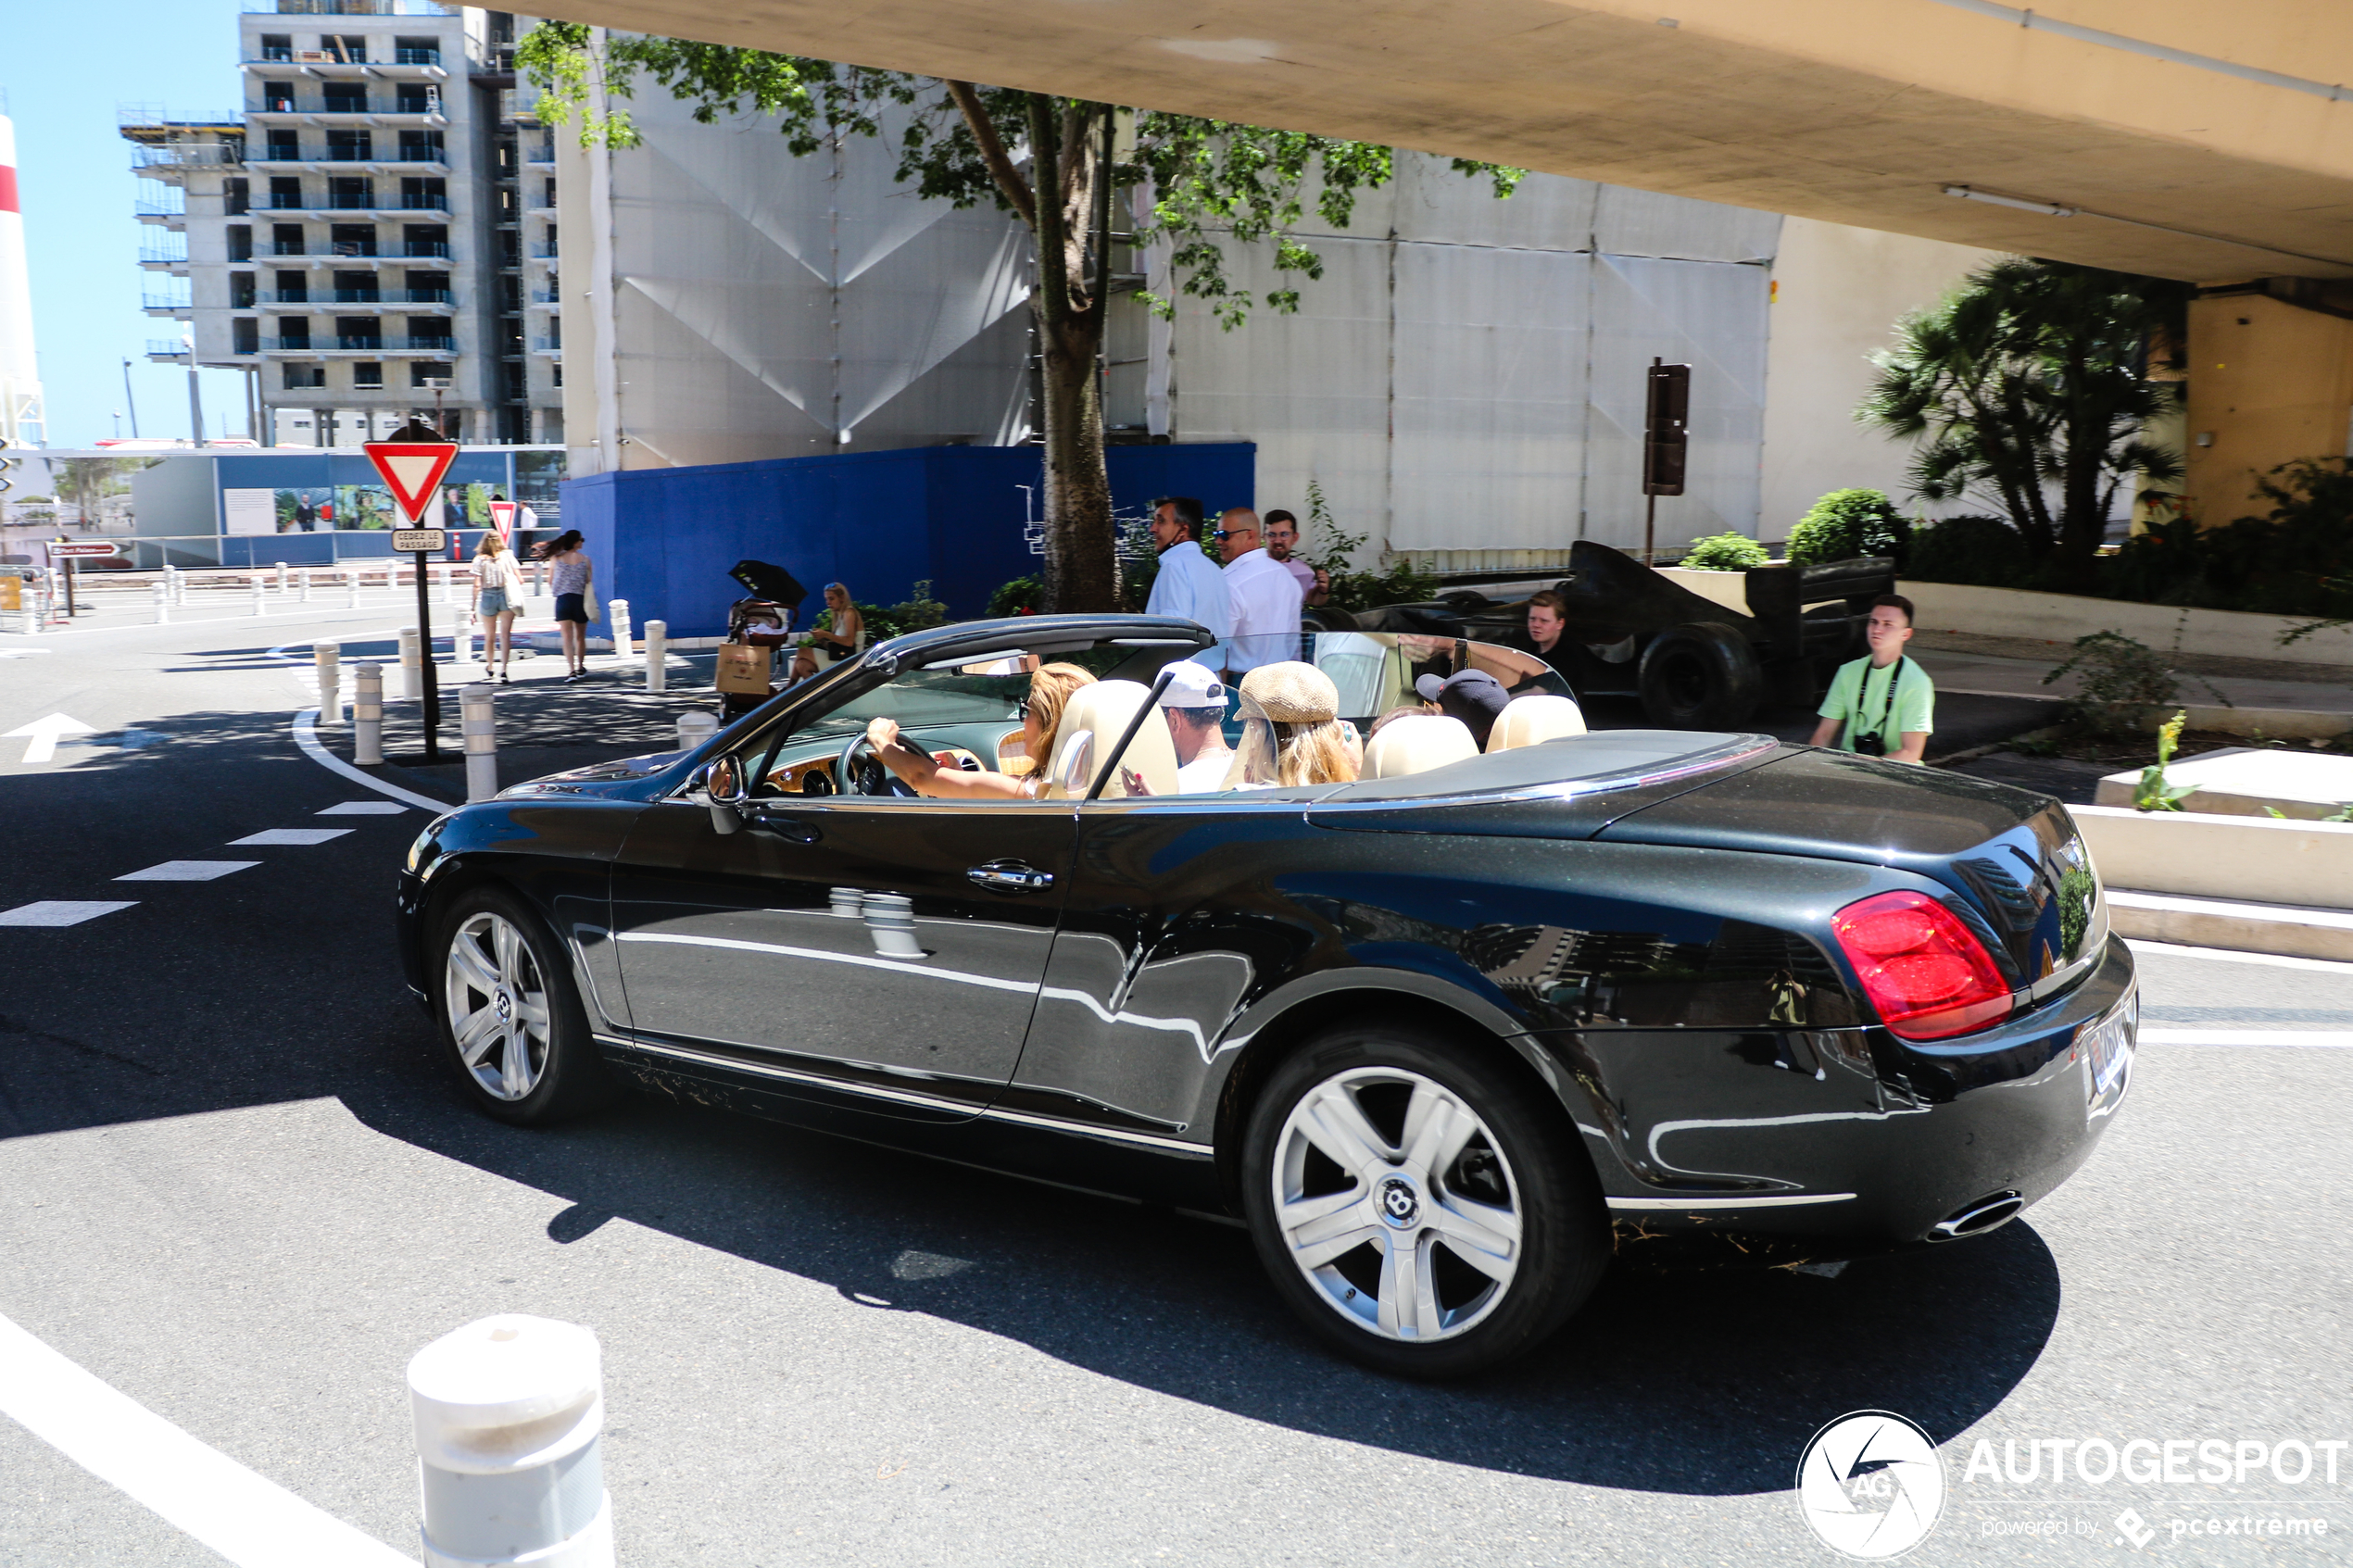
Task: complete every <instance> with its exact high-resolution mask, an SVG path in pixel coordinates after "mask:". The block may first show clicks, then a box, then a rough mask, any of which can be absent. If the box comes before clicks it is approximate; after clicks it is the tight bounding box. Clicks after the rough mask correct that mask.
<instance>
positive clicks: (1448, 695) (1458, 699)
mask: <svg viewBox="0 0 2353 1568" xmlns="http://www.w3.org/2000/svg"><path fill="white" fill-rule="evenodd" d="M1414 689H1415V690H1416V691H1417V692H1419V693H1420V694H1421V696H1422V700H1423V701H1424V702H1434V703H1436V704H1438V710H1439V711H1440V712H1441V713H1443V714H1445V715H1446V716H1447V717H1448V718H1449V719H1460V720H1461V721H1463V722H1464V723H1465V724H1466V725H1468V726H1469V727H1470V733H1471V739H1473V740H1475V741H1477V742H1478V746H1479V749H1480V750H1482V751H1483V750H1485V749H1486V748H1487V734H1488V732H1489V731H1490V730H1492V729H1493V728H1494V727H1495V721H1496V720H1498V719H1500V718H1502V717H1503V716H1504V705H1505V704H1507V703H1509V702H1510V701H1511V700H1512V694H1511V693H1509V692H1507V691H1505V690H1504V684H1503V683H1502V682H1500V681H1498V680H1496V679H1495V677H1494V676H1492V675H1490V674H1489V673H1488V672H1487V671H1484V670H1457V671H1454V672H1453V674H1452V675H1446V676H1439V675H1434V674H1432V675H1425V676H1423V677H1422V678H1421V679H1420V680H1418V681H1416V682H1415V683H1414Z"/></svg>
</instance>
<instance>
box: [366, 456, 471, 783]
mask: <svg viewBox="0 0 2353 1568" xmlns="http://www.w3.org/2000/svg"><path fill="white" fill-rule="evenodd" d="M360 450H361V451H363V452H365V453H367V454H368V460H369V461H370V462H371V463H373V464H374V465H375V468H376V472H377V474H378V475H379V476H380V477H382V479H383V480H384V488H385V489H387V490H389V491H391V492H392V500H393V505H395V506H396V507H398V508H400V515H401V516H402V517H403V518H405V519H406V520H408V522H409V527H407V528H396V529H394V530H393V532H392V548H393V553H394V554H396V555H398V554H400V553H401V552H403V551H406V552H408V553H409V554H411V555H413V556H415V557H416V559H417V639H418V642H419V644H420V645H421V658H422V662H423V665H424V670H423V675H424V731H425V760H426V761H427V762H438V761H440V760H441V683H440V682H439V681H438V680H437V679H436V678H435V672H434V662H433V596H432V594H431V592H430V591H429V586H428V584H427V583H426V575H427V574H426V571H425V562H426V561H427V560H428V559H430V558H433V557H434V556H437V555H439V554H440V553H441V552H442V551H443V550H445V549H447V547H448V544H449V536H448V534H447V532H445V531H444V530H442V529H438V528H419V527H417V526H416V524H417V523H418V522H419V521H422V519H423V517H424V514H425V508H426V507H427V506H429V505H430V504H431V503H432V501H433V497H434V493H435V492H436V491H437V490H438V489H439V488H440V485H441V478H442V475H444V474H446V473H447V472H448V471H449V465H450V463H451V462H452V461H453V460H454V459H455V458H457V456H458V444H457V443H456V442H454V441H445V440H443V439H442V438H441V434H440V433H439V432H438V431H434V430H432V429H429V428H427V427H426V426H424V425H422V424H420V423H418V422H417V421H416V420H409V423H408V424H407V425H406V426H404V427H403V428H402V429H400V430H398V431H396V432H394V433H393V437H392V439H391V440H389V441H369V442H363V443H362V444H361V445H360Z"/></svg>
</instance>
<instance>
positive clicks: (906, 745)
mask: <svg viewBox="0 0 2353 1568" xmlns="http://www.w3.org/2000/svg"><path fill="white" fill-rule="evenodd" d="M1093 684H1095V677H1094V676H1092V675H1090V674H1088V672H1087V671H1084V670H1081V669H1080V668H1079V667H1078V666H1077V665H1076V664H1049V665H1047V666H1045V667H1044V668H1043V669H1041V670H1039V671H1038V672H1037V673H1036V674H1034V675H1032V676H1031V677H1030V678H1029V695H1028V696H1026V697H1025V698H1023V699H1022V710H1021V733H1022V739H1023V741H1024V742H1025V743H1026V746H1027V749H1028V753H1029V757H1030V760H1031V767H1030V771H1028V772H1027V773H1026V774H1024V775H1021V776H1019V777H1016V776H1014V775H1013V774H1012V773H996V772H988V771H981V772H972V771H967V770H965V769H963V768H956V767H943V766H942V765H941V764H940V762H939V759H937V758H935V757H934V756H932V754H931V753H930V752H928V751H925V750H924V749H923V748H922V747H921V746H917V745H915V744H914V743H913V742H912V741H910V740H908V739H907V738H906V737H905V736H903V735H901V734H900V733H899V721H897V720H895V719H874V720H869V721H867V724H866V742H867V744H868V745H870V746H873V747H874V749H875V758H876V759H878V760H880V761H881V763H882V765H883V766H884V767H886V768H887V769H889V770H890V771H891V773H892V774H893V775H894V776H895V777H897V778H898V779H899V780H900V782H901V783H903V784H906V785H907V786H908V787H909V788H910V789H912V790H913V791H914V792H915V793H916V794H917V795H929V796H937V797H941V798H944V799H951V800H953V799H963V800H1034V799H1036V798H1037V797H1038V796H1039V795H1040V794H1042V793H1043V792H1044V790H1045V787H1046V764H1047V763H1048V762H1050V761H1051V760H1052V759H1053V755H1054V742H1055V741H1056V740H1057V739H1058V738H1059V737H1060V735H1061V733H1062V722H1063V711H1064V710H1065V709H1068V708H1069V706H1070V697H1071V694H1072V693H1073V692H1076V690H1078V688H1079V687H1081V686H1091V685H1093ZM1351 776H1352V777H1353V775H1351ZM843 787H844V788H847V787H849V786H848V785H847V784H844V785H843Z"/></svg>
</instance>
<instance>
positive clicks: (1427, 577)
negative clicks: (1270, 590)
mask: <svg viewBox="0 0 2353 1568" xmlns="http://www.w3.org/2000/svg"><path fill="white" fill-rule="evenodd" d="M1307 537H1308V539H1309V540H1311V541H1313V542H1314V543H1315V546H1316V548H1317V553H1316V554H1315V555H1312V556H1311V555H1308V554H1306V553H1305V552H1303V551H1302V553H1301V556H1300V558H1301V559H1302V560H1304V561H1305V562H1306V563H1307V564H1308V565H1309V566H1312V567H1314V568H1315V569H1316V570H1317V571H1326V572H1329V573H1330V574H1331V584H1332V587H1331V593H1330V594H1329V595H1328V596H1327V597H1326V598H1325V601H1324V602H1325V603H1326V604H1327V605H1329V606H1330V607H1331V608H1334V609H1344V610H1347V611H1349V612H1350V613H1351V614H1353V613H1354V612H1355V611H1357V610H1360V609H1378V608H1380V607H1381V606H1382V605H1407V604H1419V603H1421V602H1422V601H1423V600H1424V599H1430V598H1435V597H1437V596H1438V577H1437V575H1436V574H1435V573H1433V572H1428V571H1415V570H1414V567H1413V565H1412V563H1411V562H1409V561H1406V560H1404V559H1403V558H1398V559H1393V560H1391V561H1390V563H1389V565H1388V567H1387V569H1386V570H1383V571H1371V570H1365V571H1351V570H1350V569H1349V563H1350V562H1352V561H1353V560H1354V559H1355V558H1356V555H1357V552H1358V551H1360V550H1362V549H1363V548H1364V547H1365V544H1366V543H1367V542H1368V540H1369V538H1370V535H1367V534H1363V533H1350V532H1349V531H1348V530H1347V529H1345V528H1342V527H1341V526H1340V522H1339V520H1338V519H1336V518H1334V517H1333V516H1332V511H1331V507H1330V505H1329V504H1328V503H1327V501H1326V500H1325V499H1324V487H1323V485H1321V484H1320V483H1316V482H1315V480H1312V479H1311V480H1309V481H1308V482H1307Z"/></svg>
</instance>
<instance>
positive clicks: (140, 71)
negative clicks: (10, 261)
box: [0, 0, 245, 446]
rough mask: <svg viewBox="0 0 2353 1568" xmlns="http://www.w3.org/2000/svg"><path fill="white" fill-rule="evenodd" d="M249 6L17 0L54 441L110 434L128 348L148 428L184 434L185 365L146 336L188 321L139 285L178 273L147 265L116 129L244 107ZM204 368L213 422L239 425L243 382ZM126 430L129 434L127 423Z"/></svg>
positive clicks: (174, 333)
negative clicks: (128, 111) (144, 106)
mask: <svg viewBox="0 0 2353 1568" xmlns="http://www.w3.org/2000/svg"><path fill="white" fill-rule="evenodd" d="M238 9H239V6H237V4H236V3H235V0H107V3H106V4H101V5H98V6H93V7H92V8H91V9H89V10H84V9H82V7H81V6H60V5H55V4H47V5H44V4H41V3H39V0H15V3H12V4H9V5H8V6H7V7H6V16H7V19H6V22H5V23H0V91H5V93H6V100H7V105H6V107H7V111H8V113H9V115H10V116H11V117H13V118H14V119H15V120H16V124H17V174H18V183H19V196H20V198H21V200H22V203H23V207H24V228H25V249H26V251H27V253H28V257H27V259H28V261H29V262H30V264H31V273H32V330H33V335H34V341H35V343H36V344H37V345H39V348H40V352H41V383H42V390H43V392H44V395H45V396H46V398H47V402H48V412H49V445H52V446H86V445H89V444H90V443H91V442H93V441H97V440H102V439H104V438H105V437H107V436H109V435H112V434H113V433H114V428H115V427H114V415H115V412H116V410H118V409H120V408H122V407H123V395H122V360H123V357H124V356H126V355H128V356H130V358H131V360H132V366H131V384H132V391H133V393H134V394H135V395H136V396H137V398H138V407H139V432H140V433H141V434H143V435H149V436H157V435H162V436H185V435H186V434H187V433H188V372H187V370H185V369H184V368H182V367H181V366H178V365H150V364H149V363H148V362H147V361H146V359H145V349H146V345H147V340H148V339H150V338H176V337H178V336H179V335H180V332H181V323H180V322H178V321H175V320H172V319H171V318H170V317H168V316H165V317H157V318H155V319H152V320H150V319H149V318H147V317H145V316H144V315H142V314H140V310H139V295H140V288H141V284H142V283H143V282H145V285H146V286H147V287H148V288H149V289H152V290H153V291H154V292H156V293H157V294H161V293H165V292H167V289H168V288H169V287H172V286H176V285H173V284H171V283H170V275H169V274H167V273H157V274H155V275H154V276H153V277H152V278H151V277H149V275H148V274H146V273H144V272H142V271H141V270H139V266H138V257H139V242H140V239H141V225H140V224H139V223H138V222H137V221H136V220H134V219H132V216H131V205H132V201H133V200H135V199H136V198H137V196H138V194H139V187H140V182H139V181H138V179H137V178H136V177H134V176H133V175H132V172H131V144H130V143H128V142H126V141H124V140H123V139H122V137H121V136H120V134H119V133H117V132H116V130H115V107H116V105H118V104H121V103H157V104H163V105H166V106H168V107H170V108H171V109H172V110H173V111H174V112H178V111H180V110H182V109H186V110H189V111H192V112H198V113H205V112H210V111H213V110H218V109H227V108H233V107H236V105H237V104H238V103H239V102H240V101H241V94H240V89H239V83H238V81H237V13H238ZM153 232H155V233H157V234H161V233H162V232H164V231H162V230H160V229H157V230H155V231H153ZM203 379H204V405H205V433H206V434H208V435H220V434H239V433H244V431H245V389H244V386H243V385H242V382H243V377H242V376H240V375H238V374H237V373H236V372H233V371H226V370H208V371H206V372H205V373H204V378H203ZM122 433H123V434H125V435H128V434H130V433H131V422H130V420H128V419H127V418H126V419H125V420H123V425H122Z"/></svg>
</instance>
